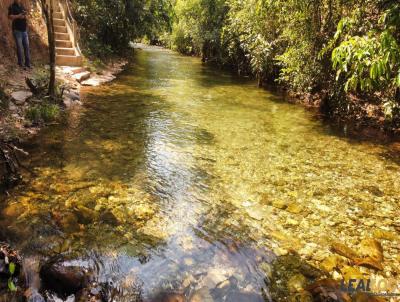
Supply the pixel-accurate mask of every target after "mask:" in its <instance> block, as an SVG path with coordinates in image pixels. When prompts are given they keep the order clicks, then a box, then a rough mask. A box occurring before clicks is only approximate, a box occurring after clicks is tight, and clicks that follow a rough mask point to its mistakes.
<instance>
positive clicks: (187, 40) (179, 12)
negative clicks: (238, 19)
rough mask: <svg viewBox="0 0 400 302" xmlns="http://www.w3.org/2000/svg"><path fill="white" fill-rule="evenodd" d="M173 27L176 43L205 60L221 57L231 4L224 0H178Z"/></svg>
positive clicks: (187, 52)
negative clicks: (225, 23) (227, 13)
mask: <svg viewBox="0 0 400 302" xmlns="http://www.w3.org/2000/svg"><path fill="white" fill-rule="evenodd" d="M174 12H175V22H174V24H173V27H172V35H171V36H172V38H171V41H172V44H173V47H174V48H175V49H176V50H178V51H180V52H182V53H185V54H195V55H201V56H202V57H203V60H213V59H215V58H218V57H219V55H220V53H219V51H220V38H221V30H222V26H223V24H224V20H225V16H226V12H227V7H226V3H225V1H224V0H177V1H176V3H175V6H174Z"/></svg>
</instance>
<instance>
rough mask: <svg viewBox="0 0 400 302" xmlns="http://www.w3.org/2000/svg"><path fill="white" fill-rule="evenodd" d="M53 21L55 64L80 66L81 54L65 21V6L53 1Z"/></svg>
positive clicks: (69, 26)
mask: <svg viewBox="0 0 400 302" xmlns="http://www.w3.org/2000/svg"><path fill="white" fill-rule="evenodd" d="M53 3H54V12H53V22H54V32H55V41H56V64H57V65H59V66H82V55H81V53H80V51H79V48H78V47H77V45H76V43H75V39H76V37H75V36H74V33H73V30H72V28H71V25H70V24H69V23H68V21H67V14H68V13H69V12H67V11H66V9H65V7H64V6H62V5H61V3H60V2H59V1H57V0H55V1H54V2H53Z"/></svg>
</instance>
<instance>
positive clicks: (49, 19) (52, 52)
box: [40, 0, 56, 100]
mask: <svg viewBox="0 0 400 302" xmlns="http://www.w3.org/2000/svg"><path fill="white" fill-rule="evenodd" d="M40 2H41V5H42V12H43V15H44V18H45V21H46V27H47V38H48V42H49V64H50V79H49V90H48V94H49V96H50V98H51V99H52V100H54V99H55V85H56V46H55V38H54V22H53V0H50V2H49V3H50V5H49V6H48V5H47V4H46V0H41V1H40Z"/></svg>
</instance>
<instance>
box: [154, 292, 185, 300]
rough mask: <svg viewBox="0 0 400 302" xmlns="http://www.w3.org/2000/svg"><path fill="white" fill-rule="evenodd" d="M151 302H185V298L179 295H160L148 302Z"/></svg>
mask: <svg viewBox="0 0 400 302" xmlns="http://www.w3.org/2000/svg"><path fill="white" fill-rule="evenodd" d="M150 301H151V302H185V301H186V299H185V296H184V295H183V294H181V293H168V292H167V293H160V294H158V295H157V296H156V297H154V298H153V299H151V300H150Z"/></svg>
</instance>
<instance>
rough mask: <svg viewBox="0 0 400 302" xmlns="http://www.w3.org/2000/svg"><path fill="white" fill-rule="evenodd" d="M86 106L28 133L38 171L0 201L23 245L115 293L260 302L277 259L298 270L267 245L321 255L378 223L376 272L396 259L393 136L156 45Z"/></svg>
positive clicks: (318, 260) (91, 95) (397, 192)
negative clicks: (340, 120)
mask: <svg viewBox="0 0 400 302" xmlns="http://www.w3.org/2000/svg"><path fill="white" fill-rule="evenodd" d="M84 107H85V108H83V109H82V108H81V109H78V110H75V111H72V112H70V114H69V116H68V118H67V125H59V126H54V127H50V128H48V129H46V130H44V131H43V133H42V134H41V135H40V137H39V138H38V139H35V141H34V144H33V147H32V148H31V150H29V151H30V153H31V154H32V158H31V159H30V161H31V162H30V163H29V165H30V166H31V167H35V172H36V174H37V175H36V176H35V177H31V178H29V180H28V181H27V183H25V184H24V185H22V186H21V187H20V188H19V189H18V190H16V192H14V193H13V195H12V196H11V197H10V198H9V199H8V202H7V203H3V209H2V218H3V219H2V220H1V224H2V226H6V228H2V229H3V231H2V232H3V233H4V234H3V235H4V236H7V237H8V238H9V239H10V240H12V241H14V242H15V244H17V246H19V247H20V248H21V249H23V250H24V252H25V253H26V254H27V255H29V254H39V255H42V256H49V255H56V254H59V253H63V254H64V255H66V257H69V258H70V259H72V261H77V262H78V263H79V264H80V265H84V266H87V267H89V268H91V269H92V270H94V271H95V272H96V275H97V276H98V277H97V278H98V279H99V281H102V282H112V283H113V286H116V287H117V288H118V289H119V290H120V291H121V292H124V293H125V300H123V299H122V298H121V301H134V300H135V299H136V300H140V299H155V300H160V299H161V298H156V296H157V295H161V296H162V295H163V293H165V292H173V293H177V294H183V295H184V296H185V297H187V299H188V301H192V302H195V301H230V302H231V301H263V300H264V299H267V300H268V299H270V289H271V287H272V288H273V287H274V286H273V285H271V280H270V279H271V278H274V277H273V276H275V275H276V272H272V271H273V270H274V268H276V267H279V269H278V270H283V271H284V270H286V268H287V267H293V265H292V266H290V265H289V264H287V263H289V261H287V260H281V262H279V261H278V262H276V263H282V262H283V263H284V265H283V264H282V265H281V266H279V265H278V266H277V265H275V266H274V264H272V262H273V260H274V259H275V258H276V257H277V256H278V257H285V256H284V255H286V254H288V253H290V252H291V251H296V252H297V253H298V254H299V256H300V257H301V259H302V260H303V261H304V260H307V261H308V262H309V263H311V264H313V265H315V266H317V267H320V266H321V264H322V263H323V262H324V261H325V259H327V258H329V257H330V256H331V251H330V250H329V247H330V245H331V243H332V242H333V241H335V240H340V241H342V242H343V243H345V244H346V245H349V246H356V245H357V244H358V243H359V241H360V239H362V238H364V237H365V236H367V235H370V234H374V236H375V237H379V236H378V235H377V234H382V232H381V233H379V231H380V230H381V231H382V230H383V231H385V232H387V233H385V234H393V236H395V237H393V238H395V240H387V239H385V238H379V239H383V242H382V244H383V247H384V250H385V251H387V253H388V255H387V257H386V259H385V261H386V262H385V265H386V266H385V272H387V273H388V274H393V275H394V274H395V273H396V267H397V271H398V264H399V260H400V259H399V258H398V257H397V256H396V255H398V250H397V252H396V244H395V243H396V240H398V233H396V226H400V221H399V220H398V219H399V218H398V215H397V216H396V213H397V214H398V213H399V196H400V186H399V179H400V178H399V176H400V167H399V166H398V162H396V161H395V160H392V158H391V157H389V156H385V154H386V155H388V154H391V155H393V154H396V153H393V151H392V150H391V149H390V147H388V146H382V145H378V144H373V143H369V142H356V141H350V140H346V139H344V138H341V137H337V136H335V135H334V134H333V133H331V131H330V129H329V127H328V126H324V125H322V124H321V123H320V122H319V121H317V120H315V119H313V118H312V113H309V112H306V111H305V110H303V109H302V108H299V107H296V106H293V105H289V104H286V103H284V102H281V101H280V100H279V98H277V97H275V96H274V95H272V94H270V93H268V92H266V91H263V90H260V89H256V85H255V84H254V83H253V82H250V81H247V80H243V79H238V78H235V77H233V76H231V75H229V74H226V73H223V72H220V71H215V70H212V69H210V68H207V67H205V66H204V65H201V63H200V62H199V60H197V59H194V58H187V57H181V56H179V55H176V54H174V53H172V52H169V51H165V50H158V49H150V50H138V51H137V53H136V55H135V60H134V63H133V64H132V66H131V67H130V68H129V70H127V71H126V72H125V73H124V74H122V75H121V77H120V79H119V80H118V81H116V82H115V83H112V84H110V85H109V86H105V87H102V88H96V89H93V90H91V89H88V90H87V91H86V97H85V106H84ZM392 157H395V155H393V156H392ZM28 238H29V239H32V240H27V239H28ZM397 248H398V247H397ZM279 259H287V258H279ZM288 259H289V258H288ZM290 259H291V258H290ZM296 263H297V262H296ZM295 267H296V269H295V270H296V273H298V271H299V269H298V268H299V267H302V266H301V265H300V264H299V265H297V266H295ZM278 275H279V274H278ZM279 278H283V279H285V278H284V277H279ZM283 279H282V280H283ZM286 279H288V278H286ZM161 296H158V297H161ZM133 297H134V298H133ZM189 299H190V300H189Z"/></svg>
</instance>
